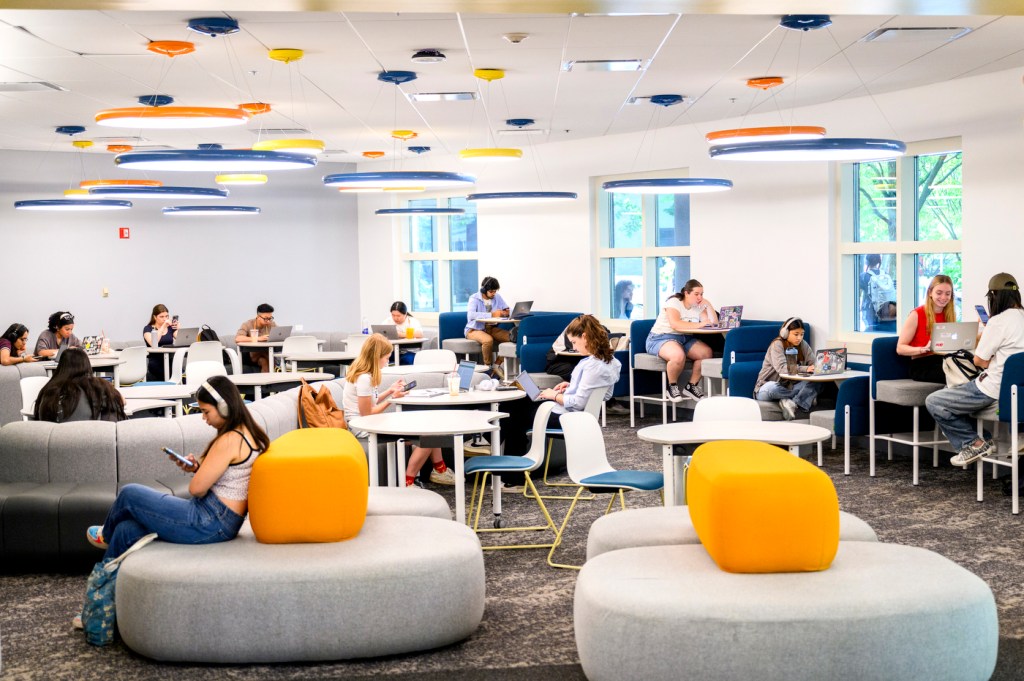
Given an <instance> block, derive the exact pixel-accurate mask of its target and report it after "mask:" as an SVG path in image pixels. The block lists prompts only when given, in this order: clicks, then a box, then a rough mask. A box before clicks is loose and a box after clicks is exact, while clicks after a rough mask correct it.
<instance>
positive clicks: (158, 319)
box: [142, 304, 178, 381]
mask: <svg viewBox="0 0 1024 681" xmlns="http://www.w3.org/2000/svg"><path fill="white" fill-rule="evenodd" d="M168 316H169V313H168V312H167V306H166V305H162V304H157V305H154V306H153V312H152V313H150V315H149V324H146V326H144V327H143V328H142V340H144V341H145V342H146V346H147V347H150V348H157V347H166V346H169V345H174V341H175V339H176V338H177V336H178V315H174V317H173V318H171V319H168ZM146 361H147V365H146V380H147V381H162V380H163V377H164V364H163V360H162V359H161V358H160V355H158V354H156V353H150V355H149V357H147V358H146Z"/></svg>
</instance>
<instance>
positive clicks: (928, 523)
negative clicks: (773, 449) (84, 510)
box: [0, 416, 1024, 681]
mask: <svg viewBox="0 0 1024 681" xmlns="http://www.w3.org/2000/svg"><path fill="white" fill-rule="evenodd" d="M656 422H657V421H656V420H655V419H653V418H649V419H647V420H646V421H644V422H643V423H641V424H638V427H639V426H643V425H653V424H655V423H656ZM606 441H607V448H608V457H609V460H610V461H611V463H612V465H614V466H616V467H619V468H640V469H645V470H660V456H659V455H657V454H655V453H654V452H653V451H652V450H651V448H650V447H649V446H647V445H643V444H642V443H640V442H639V440H637V438H636V436H635V429H630V428H629V419H628V417H624V416H618V417H610V418H609V420H608V428H607V429H606ZM865 446H866V443H865V442H863V441H857V440H855V450H854V456H853V471H852V475H850V476H844V475H843V474H842V468H843V455H842V449H841V446H840V449H839V450H837V451H835V452H829V451H828V450H827V449H826V455H825V466H824V470H825V471H826V472H827V473H828V474H829V475H830V476H831V477H832V479H833V481H834V482H835V485H836V488H837V490H838V492H839V500H840V504H841V506H842V508H843V510H845V511H849V512H851V513H854V514H855V515H858V516H860V517H861V518H863V519H864V520H866V521H867V522H868V523H869V524H870V525H871V526H872V527H874V528H875V530H876V531H877V532H878V535H879V538H880V539H881V540H882V541H886V542H895V543H900V544H908V545H913V546H920V547H924V548H927V549H930V550H933V551H936V552H938V553H940V554H942V555H944V556H946V557H948V558H950V559H952V560H954V561H956V562H957V563H959V564H960V565H962V566H964V567H965V568H967V569H969V570H971V571H972V572H974V573H975V574H977V575H979V576H980V577H981V578H982V579H984V580H985V581H986V582H988V584H989V585H990V586H991V587H992V590H993V591H994V592H995V597H996V602H997V605H998V608H999V619H1000V650H999V663H998V666H997V669H996V674H995V675H994V676H993V678H995V679H1021V678H1024V643H1022V642H1024V588H1022V578H1021V557H1022V556H1024V533H1022V532H1021V523H1022V522H1024V520H1022V518H1024V516H1014V515H1012V514H1011V513H1010V502H1009V499H1008V498H1007V497H1004V496H1003V495H1002V494H1001V493H1000V489H999V484H998V482H996V481H991V480H988V481H987V482H986V500H985V502H983V503H978V502H976V501H975V495H974V485H975V477H974V472H973V470H971V471H964V470H962V469H954V468H952V467H950V466H949V465H948V464H947V463H945V461H946V458H947V457H942V460H943V465H941V466H940V467H939V468H938V469H933V468H932V467H931V465H930V452H929V454H928V458H929V462H928V463H927V464H924V465H923V466H922V472H921V484H920V485H919V486H917V487H914V486H913V485H911V484H910V480H911V464H910V456H909V453H908V452H906V451H901V450H899V449H898V450H897V455H896V459H895V460H894V461H892V462H888V461H885V457H884V456H882V457H880V459H879V462H878V473H877V476H876V477H875V478H870V477H868V475H867V452H866V450H865V449H864V447H865ZM810 454H811V452H810V450H808V451H807V452H806V453H805V456H809V455H810ZM947 456H948V455H947ZM433 489H436V490H437V491H440V492H441V493H442V494H445V495H446V497H447V498H448V500H449V502H451V501H452V500H453V495H452V490H451V489H450V488H437V487H434V488H433ZM607 499H608V497H607V496H603V497H599V501H597V502H588V503H584V504H582V505H581V507H580V508H579V509H578V510H577V512H576V513H575V514H574V517H573V520H572V523H571V525H570V529H569V530H568V533H567V536H566V539H565V545H564V547H563V548H561V549H559V555H558V557H559V559H560V560H561V561H562V562H569V563H576V564H579V563H581V562H582V561H583V559H584V555H585V542H586V533H587V529H588V528H589V526H590V524H591V523H592V522H593V521H594V520H595V519H596V518H597V517H598V516H600V515H601V514H602V513H603V512H604V509H605V506H606V504H607ZM659 502H660V500H659V496H658V495H657V494H633V495H631V496H627V503H628V504H629V505H630V506H631V507H638V506H649V505H655V504H658V503H659ZM549 503H550V507H551V509H552V513H553V515H554V516H555V519H556V521H558V522H560V521H561V519H562V518H563V517H564V514H565V510H566V509H567V507H568V502H566V501H551V502H549ZM486 510H487V509H485V513H486ZM504 512H505V513H504V515H505V517H506V518H507V519H508V520H510V521H514V522H516V523H519V522H520V521H524V522H526V523H533V522H537V521H538V520H540V514H539V512H538V510H537V506H536V504H535V503H534V502H533V501H530V500H527V499H524V498H523V497H522V496H521V495H517V494H513V493H511V492H508V493H506V494H505V496H504ZM483 524H484V523H483V522H482V523H481V525H483ZM494 540H495V538H494V537H493V536H488V537H485V538H484V539H483V541H484V543H485V544H488V543H494ZM545 555H546V551H544V550H523V551H491V552H487V554H486V557H485V560H486V566H487V602H486V610H485V612H484V619H483V623H482V624H481V626H480V628H479V630H478V631H477V632H476V633H475V634H474V635H473V636H471V637H470V638H469V639H467V640H466V641H463V642H461V643H459V644H456V645H453V646H449V647H447V648H443V649H440V650H434V651H428V652H424V653H418V654H410V655H401V656H394V657H388V658H379V659H371V660H356V661H349V662H336V663H325V664H283V665H245V666H192V665H182V664H164V663H158V662H153V661H151V660H148V659H146V658H143V657H141V656H138V655H136V654H134V653H133V652H132V651H130V650H128V649H127V648H126V647H125V646H124V645H123V644H121V643H120V642H118V643H116V644H115V645H114V646H112V647H109V648H102V649H97V648H93V647H91V646H89V645H88V644H86V643H85V641H84V638H83V637H82V635H81V632H77V631H73V630H72V629H71V628H70V626H69V621H70V617H71V615H72V614H73V613H74V612H75V611H76V610H77V608H78V607H79V606H80V604H81V598H82V593H83V590H84V586H85V575H54V574H45V575H30V574H24V575H2V576H0V641H2V647H0V651H2V664H3V668H2V678H3V679H92V678H96V679H100V678H102V679H108V680H118V679H126V680H128V679H131V680H136V679H175V678H181V677H188V678H189V679H197V680H198V679H214V678H258V679H321V678H360V677H365V676H377V675H387V676H389V677H391V678H395V679H409V680H419V681H433V680H435V679H452V678H459V679H497V680H506V681H518V680H519V679H570V680H571V679H582V678H584V677H583V674H582V670H581V668H580V666H579V659H578V657H577V655H576V646H575V641H574V637H573V625H572V596H573V586H574V583H575V580H576V574H577V573H576V572H575V571H572V570H555V569H553V568H550V567H548V566H547V565H546V563H545ZM423 588H424V589H429V588H430V584H424V585H423ZM268 607H272V604H268ZM152 616H153V617H154V618H157V619H158V618H159V617H160V614H159V613H153V615H152ZM955 640H956V632H950V641H951V643H950V644H951V645H955Z"/></svg>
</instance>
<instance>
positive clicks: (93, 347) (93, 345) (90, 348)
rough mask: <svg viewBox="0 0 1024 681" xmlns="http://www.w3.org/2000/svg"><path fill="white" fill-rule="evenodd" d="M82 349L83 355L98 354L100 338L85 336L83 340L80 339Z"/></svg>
mask: <svg viewBox="0 0 1024 681" xmlns="http://www.w3.org/2000/svg"><path fill="white" fill-rule="evenodd" d="M82 349H83V350H85V354H87V355H98V354H100V337H99V336H85V337H84V338H82ZM58 352H59V350H58Z"/></svg>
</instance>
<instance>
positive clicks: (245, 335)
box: [235, 303, 277, 373]
mask: <svg viewBox="0 0 1024 681" xmlns="http://www.w3.org/2000/svg"><path fill="white" fill-rule="evenodd" d="M275 326H277V324H275V323H274V306H273V305H271V304H270V303H261V304H260V305H259V306H258V307H257V308H256V316H255V317H254V318H252V319H247V320H246V321H244V322H242V325H241V326H240V327H238V331H236V332H235V342H236V343H248V342H249V341H252V340H257V341H263V342H265V341H268V340H270V330H271V329H272V328H274V327H275ZM253 331H255V332H256V334H255V335H256V337H255V338H253ZM242 359H243V361H244V363H245V364H248V365H250V366H258V367H259V368H260V372H261V373H267V372H268V371H270V353H269V351H267V350H250V351H249V352H245V353H242Z"/></svg>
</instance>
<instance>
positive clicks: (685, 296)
mask: <svg viewBox="0 0 1024 681" xmlns="http://www.w3.org/2000/svg"><path fill="white" fill-rule="evenodd" d="M717 323H718V313H716V312H715V306H714V305H712V304H711V301H710V300H707V299H706V298H705V297H704V286H703V284H701V283H700V282H699V281H697V280H696V279H690V280H689V281H687V282H686V283H685V284H683V288H681V289H680V290H679V292H678V293H673V294H672V295H671V296H669V297H668V299H667V300H666V301H665V304H664V305H662V306H661V312H659V313H658V318H657V319H656V320H655V322H654V326H653V327H651V333H650V334H649V335H648V336H647V347H646V350H647V352H648V353H649V354H652V355H657V356H658V357H661V358H662V359H663V360H665V362H667V363H668V366H667V367H666V369H665V371H666V372H667V373H668V398H669V399H670V400H672V401H673V402H682V401H683V393H682V391H681V390H680V389H679V377H680V376H681V375H682V373H683V369H685V368H686V360H687V358H689V359H690V361H692V362H693V367H692V368H691V369H690V382H689V383H687V384H686V385H685V386H684V387H683V390H685V391H686V393H687V394H688V395H689V396H690V397H692V398H693V399H695V400H703V399H704V391H703V390H701V387H700V379H701V373H700V365H701V362H702V361H704V360H705V359H710V358H711V356H712V351H711V348H710V347H709V346H708V344H707V343H705V342H704V341H701V340H697V337H696V336H694V335H692V334H687V333H686V332H687V331H691V330H694V329H700V328H703V327H705V326H711V325H713V324H717Z"/></svg>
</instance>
